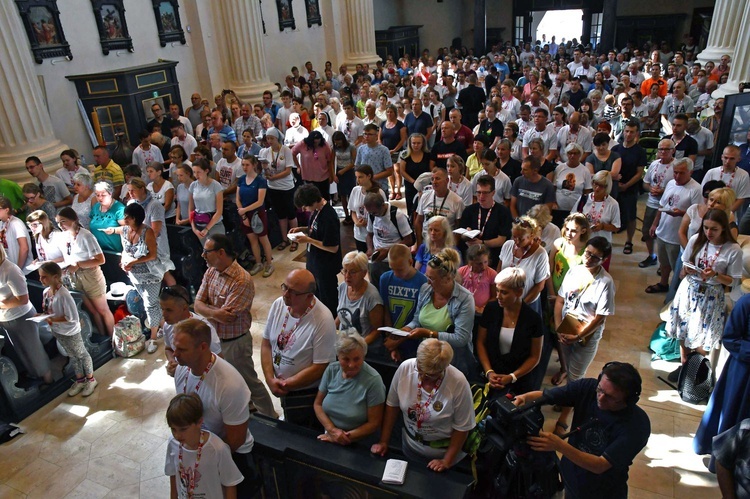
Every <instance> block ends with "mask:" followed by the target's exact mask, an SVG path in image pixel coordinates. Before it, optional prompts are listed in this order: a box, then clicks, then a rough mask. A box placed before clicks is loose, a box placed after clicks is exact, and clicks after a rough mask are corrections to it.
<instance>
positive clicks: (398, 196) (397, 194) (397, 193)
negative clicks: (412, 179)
mask: <svg viewBox="0 0 750 499" xmlns="http://www.w3.org/2000/svg"><path fill="white" fill-rule="evenodd" d="M399 199H401V193H400V192H396V200H399Z"/></svg>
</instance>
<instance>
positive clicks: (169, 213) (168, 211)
mask: <svg viewBox="0 0 750 499" xmlns="http://www.w3.org/2000/svg"><path fill="white" fill-rule="evenodd" d="M170 189H172V190H173V191H174V185H172V182H170V181H169V180H165V181H164V185H162V186H161V190H159V192H154V184H153V182H152V183H150V184H148V185H147V186H146V190H147V191H148V192H150V193H151V197H152V198H154V199H155V200H157V201H158V202H159V203H161V205H162V206H164V197H165V196H166V194H167V192H168V191H169V190H170ZM173 194H174V193H173ZM176 201H177V198H176V196H175V198H174V199H172V204H171V205H170V206H164V218H172V217H173V216H175V215H176V213H177V212H176V211H175V209H176V205H177V203H176Z"/></svg>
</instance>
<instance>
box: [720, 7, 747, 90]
mask: <svg viewBox="0 0 750 499" xmlns="http://www.w3.org/2000/svg"><path fill="white" fill-rule="evenodd" d="M736 1H737V3H740V2H739V0H736ZM713 26H714V23H713V21H711V27H712V28H713ZM735 42H736V46H735V49H734V54H732V62H731V66H730V67H729V78H728V79H727V82H726V83H725V84H724V85H722V86H721V87H719V88H718V89H717V90H715V91H714V93H712V94H711V97H713V98H714V99H716V98H719V97H724V96H725V95H728V94H736V93H739V91H740V88H739V85H740V82H743V81H750V9H744V12H742V20H741V23H740V25H739V31H738V32H737V38H735Z"/></svg>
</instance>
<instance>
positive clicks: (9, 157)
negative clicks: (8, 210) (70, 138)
mask: <svg viewBox="0 0 750 499" xmlns="http://www.w3.org/2000/svg"><path fill="white" fill-rule="evenodd" d="M65 149H69V147H68V146H67V145H65V144H63V143H62V142H60V141H59V140H57V139H55V138H52V139H51V140H49V142H48V143H47V144H46V145H44V146H43V147H41V148H40V147H39V144H38V143H36V144H27V145H26V147H9V148H4V149H3V151H2V154H0V177H2V178H4V179H7V180H12V181H14V182H18V183H19V184H25V183H26V182H30V181H31V180H32V178H31V176H30V175H29V172H27V171H26V168H25V163H24V162H25V161H26V158H28V157H29V156H37V157H38V158H39V159H40V160H42V163H43V164H44V169H45V171H46V172H47V173H49V174H52V173H54V172H56V171H57V170H59V169H60V168H62V161H60V153H61V152H63V151H64V150H65Z"/></svg>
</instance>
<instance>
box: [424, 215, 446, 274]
mask: <svg viewBox="0 0 750 499" xmlns="http://www.w3.org/2000/svg"><path fill="white" fill-rule="evenodd" d="M427 235H428V240H426V241H424V242H423V243H422V244H420V245H419V248H417V254H416V256H415V257H414V267H415V268H416V269H417V270H419V271H420V272H422V273H423V274H424V273H425V272H426V270H427V262H428V261H429V260H430V258H432V256H433V255H437V254H438V253H439V252H440V251H441V250H443V249H444V248H453V247H454V246H455V244H456V242H455V239H454V238H453V230H452V229H451V226H450V222H448V219H447V218H445V217H443V216H441V215H437V216H434V217H432V218H431V219H430V221H429V223H428V224H427Z"/></svg>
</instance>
